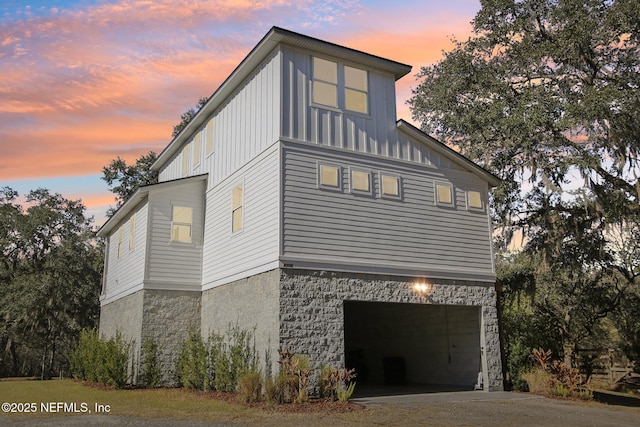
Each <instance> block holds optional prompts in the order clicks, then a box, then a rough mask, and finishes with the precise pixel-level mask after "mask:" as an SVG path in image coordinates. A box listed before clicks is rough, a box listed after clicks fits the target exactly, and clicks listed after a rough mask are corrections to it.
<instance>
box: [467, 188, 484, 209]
mask: <svg viewBox="0 0 640 427" xmlns="http://www.w3.org/2000/svg"><path fill="white" fill-rule="evenodd" d="M467 209H469V210H475V211H484V200H483V199H482V192H481V191H479V190H468V191H467Z"/></svg>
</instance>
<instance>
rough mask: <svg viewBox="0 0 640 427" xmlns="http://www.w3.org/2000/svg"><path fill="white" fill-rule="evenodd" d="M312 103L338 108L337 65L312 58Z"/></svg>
mask: <svg viewBox="0 0 640 427" xmlns="http://www.w3.org/2000/svg"><path fill="white" fill-rule="evenodd" d="M313 102H315V103H318V104H322V105H328V106H330V107H337V106H338V64H337V63H336V62H333V61H327V60H326V59H322V58H316V57H314V58H313Z"/></svg>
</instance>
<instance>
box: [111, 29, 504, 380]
mask: <svg viewBox="0 0 640 427" xmlns="http://www.w3.org/2000/svg"><path fill="white" fill-rule="evenodd" d="M410 70H411V67H410V66H407V65H404V64H401V63H398V62H394V61H391V60H388V59H384V58H380V57H378V56H374V55H370V54H367V53H364V52H361V51H357V50H354V49H350V48H347V47H343V46H339V45H336V44H333V43H329V42H325V41H322V40H318V39H314V38H311V37H307V36H304V35H301V34H297V33H294V32H291V31H287V30H284V29H281V28H277V27H274V28H272V29H271V30H270V31H269V32H268V33H267V34H266V35H265V36H264V38H263V39H262V40H261V41H260V42H259V43H258V45H257V46H256V47H255V48H254V49H253V50H252V51H251V52H250V53H249V54H248V56H247V57H246V58H245V59H244V60H243V61H242V62H241V63H240V65H239V66H238V67H237V68H236V69H235V70H234V71H233V73H232V74H231V75H230V76H229V77H228V78H227V79H226V80H225V81H224V82H223V83H222V85H221V86H220V87H219V88H218V89H217V91H216V92H215V93H214V94H213V95H212V96H211V98H210V99H209V100H208V102H207V103H206V105H204V107H203V108H202V109H201V110H200V112H199V113H198V114H197V115H196V116H195V117H194V118H193V120H191V122H190V123H189V124H188V125H187V126H186V127H185V128H184V129H183V130H182V132H181V133H180V134H179V135H178V136H176V137H175V138H174V139H173V141H171V143H170V144H169V145H168V146H167V147H166V149H165V150H164V151H163V152H162V153H161V154H160V155H159V157H158V160H157V161H156V163H155V164H154V165H153V167H152V168H153V169H154V170H157V171H158V172H159V183H158V184H155V185H150V186H146V187H142V188H140V189H139V190H138V191H137V192H136V193H135V194H134V195H133V196H132V197H131V198H130V199H129V200H128V201H127V202H126V203H125V204H124V205H123V206H122V207H121V208H120V209H119V210H118V211H117V212H116V213H115V214H114V215H113V216H112V217H111V218H110V219H109V220H108V221H107V222H106V223H105V224H104V226H103V227H102V228H101V229H100V230H99V232H98V235H99V236H102V237H104V238H105V239H106V242H107V245H106V246H107V248H106V252H107V253H106V261H105V276H104V284H103V289H102V295H101V316H100V331H101V333H103V334H105V335H107V336H109V335H113V334H115V331H116V330H120V331H121V332H122V333H123V334H124V335H125V336H127V337H129V338H131V339H133V340H135V342H136V345H137V348H138V351H139V346H140V343H141V342H142V341H143V340H144V338H145V337H152V338H153V339H155V340H156V342H157V343H158V344H159V346H160V349H161V360H162V363H163V364H164V366H165V368H166V370H167V371H170V370H171V369H172V368H173V366H175V361H176V358H177V352H178V348H179V345H180V340H181V339H182V337H184V336H185V334H186V331H187V330H188V328H189V327H192V326H195V327H197V328H199V329H200V331H201V332H202V334H203V335H204V336H207V335H208V333H209V332H211V331H219V332H224V331H225V330H227V328H228V325H229V324H230V323H233V324H236V323H237V324H238V325H239V326H240V327H243V328H255V342H256V347H257V349H258V350H259V352H260V354H261V363H262V366H263V368H264V369H271V370H276V369H277V368H278V365H277V358H278V354H277V350H278V348H289V349H290V350H291V351H292V352H296V353H301V354H306V355H308V356H309V357H310V359H311V360H312V362H314V363H316V364H321V363H322V364H331V365H333V366H345V364H347V365H348V367H355V368H356V369H357V370H358V371H359V373H360V377H359V382H361V383H362V382H367V381H368V382H371V383H382V382H384V381H385V377H387V378H386V379H387V380H389V378H388V377H389V375H390V373H392V372H395V374H396V375H401V376H405V377H406V378H407V380H408V381H411V382H415V383H425V384H449V385H459V386H463V387H471V386H472V385H473V384H474V383H475V382H476V381H477V378H478V373H479V372H480V373H481V375H482V378H483V385H484V389H485V390H501V389H502V369H501V357H500V345H499V336H498V319H497V312H496V292H495V286H494V283H495V270H494V256H493V252H492V244H491V233H492V231H491V221H490V218H489V211H488V207H487V204H488V192H489V189H490V188H491V187H493V186H496V185H497V184H498V183H499V180H498V178H496V177H495V176H494V175H492V174H491V173H489V172H487V171H486V170H484V169H482V168H481V167H479V166H478V165H476V164H474V163H473V162H471V161H469V160H468V159H466V158H465V157H463V156H461V155H460V154H458V153H456V152H455V151H453V150H451V149H449V148H447V147H446V146H445V145H443V144H441V143H440V142H438V141H436V140H435V139H433V138H432V137H430V136H429V135H426V134H424V133H423V132H421V131H420V130H419V129H417V128H415V127H414V126H412V125H411V124H409V123H407V122H405V121H403V120H399V121H397V119H396V109H395V105H396V99H395V81H396V80H398V79H399V78H401V77H402V76H404V75H406V74H407V73H409V72H410Z"/></svg>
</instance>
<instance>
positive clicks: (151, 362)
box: [142, 337, 162, 388]
mask: <svg viewBox="0 0 640 427" xmlns="http://www.w3.org/2000/svg"><path fill="white" fill-rule="evenodd" d="M142 352H143V353H142V382H143V383H144V385H146V386H147V387H151V388H153V387H157V386H158V384H159V383H160V378H161V375H162V372H161V369H160V363H159V361H158V344H157V343H156V342H155V341H154V340H153V338H151V337H146V338H145V340H144V344H143V346H142Z"/></svg>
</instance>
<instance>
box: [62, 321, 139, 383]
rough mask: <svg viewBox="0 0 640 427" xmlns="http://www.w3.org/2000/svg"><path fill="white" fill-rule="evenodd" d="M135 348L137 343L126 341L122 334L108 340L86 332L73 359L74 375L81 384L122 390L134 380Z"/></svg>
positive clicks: (84, 331)
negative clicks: (132, 374)
mask: <svg viewBox="0 0 640 427" xmlns="http://www.w3.org/2000/svg"><path fill="white" fill-rule="evenodd" d="M132 346H133V341H127V340H125V339H124V337H123V335H122V334H121V333H120V331H116V335H115V336H114V337H111V338H110V339H109V340H105V339H104V338H100V337H99V336H98V332H97V331H96V330H95V329H92V330H83V331H82V332H81V333H80V341H79V342H78V345H77V346H76V348H75V350H74V351H73V353H72V355H71V365H72V373H73V375H74V376H75V377H76V378H78V379H81V380H86V381H91V382H98V383H101V384H105V385H109V386H112V387H115V388H122V387H124V386H125V385H126V384H127V382H128V381H129V378H130V376H129V362H130V361H131V360H132V354H131V348H132ZM131 366H133V363H131Z"/></svg>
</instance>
